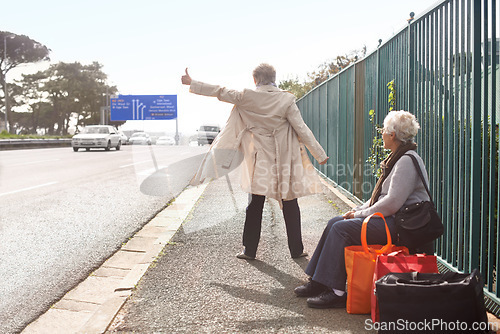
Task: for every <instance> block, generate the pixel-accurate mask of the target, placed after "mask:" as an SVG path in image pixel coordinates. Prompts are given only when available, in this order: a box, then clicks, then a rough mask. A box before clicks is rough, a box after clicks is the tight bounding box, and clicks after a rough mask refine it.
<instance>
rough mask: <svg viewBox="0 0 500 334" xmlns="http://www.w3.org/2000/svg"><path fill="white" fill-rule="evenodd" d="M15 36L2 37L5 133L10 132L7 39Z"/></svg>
mask: <svg viewBox="0 0 500 334" xmlns="http://www.w3.org/2000/svg"><path fill="white" fill-rule="evenodd" d="M14 37H15V35H5V36H4V37H3V61H4V62H5V74H4V76H3V88H4V97H5V129H6V130H7V132H10V129H9V121H8V116H7V114H8V112H9V95H8V93H7V38H14Z"/></svg>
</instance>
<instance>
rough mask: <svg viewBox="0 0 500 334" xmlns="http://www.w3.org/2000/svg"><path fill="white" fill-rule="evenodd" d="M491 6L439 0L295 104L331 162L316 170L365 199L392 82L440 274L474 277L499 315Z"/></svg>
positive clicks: (491, 1) (498, 167)
mask: <svg viewBox="0 0 500 334" xmlns="http://www.w3.org/2000/svg"><path fill="white" fill-rule="evenodd" d="M498 7H499V6H498V4H497V0H443V1H440V2H438V3H437V4H436V5H435V6H434V8H432V9H429V10H428V11H427V12H425V13H423V14H421V15H419V16H418V17H415V18H414V19H413V20H411V21H410V23H409V24H408V25H407V26H406V27H404V28H403V29H401V31H399V33H397V34H396V35H395V36H394V37H392V38H391V39H390V40H388V41H387V42H385V43H384V44H382V45H380V46H379V47H378V48H377V50H376V51H374V52H373V53H371V54H369V55H368V56H366V57H365V58H364V59H362V60H360V61H358V62H357V63H355V64H353V65H351V66H350V67H348V68H346V69H344V70H343V71H342V72H340V73H339V74H337V75H335V76H334V77H332V78H330V79H329V80H327V81H326V82H324V83H322V84H321V85H319V86H317V87H316V88H315V89H313V90H312V91H310V92H309V93H308V94H307V95H305V96H304V97H303V98H301V99H300V100H299V101H298V102H297V104H298V106H299V108H300V109H301V111H302V114H303V118H304V120H305V121H306V123H307V124H308V125H309V126H310V128H311V130H312V131H313V132H314V134H315V135H316V137H317V138H318V139H319V141H320V142H321V144H322V145H323V146H324V147H325V148H326V151H327V154H328V155H329V156H330V160H329V163H328V165H325V166H320V165H318V164H317V163H316V162H315V164H316V168H318V170H319V171H321V172H322V173H323V174H325V175H326V176H327V177H328V178H329V179H331V180H332V181H333V182H335V183H336V184H337V185H338V186H339V187H341V188H343V189H344V190H345V191H346V192H348V193H350V194H352V195H353V196H355V197H356V198H358V199H360V200H367V199H368V198H369V197H370V195H371V192H372V189H373V187H374V185H375V182H376V179H375V177H374V176H373V175H372V174H371V172H370V168H369V165H368V163H367V159H368V157H369V155H370V146H371V145H372V140H373V138H374V137H375V136H376V135H377V134H376V131H375V128H374V126H373V124H372V123H370V121H369V119H370V116H369V112H370V110H372V109H373V110H374V112H375V120H376V122H377V123H382V121H383V119H384V117H385V115H386V114H387V113H388V111H389V105H388V95H389V90H388V89H387V83H388V82H389V81H392V80H394V83H395V89H396V101H395V109H396V110H399V109H404V110H408V111H410V112H412V113H414V114H415V115H416V117H417V119H418V120H419V123H420V126H421V131H420V132H419V134H418V136H417V143H418V145H419V147H418V152H419V154H420V155H421V156H422V158H423V159H424V162H425V164H426V167H427V170H428V173H429V176H430V183H431V191H432V193H433V197H434V200H435V204H436V207H437V208H438V211H439V213H440V214H441V217H442V220H443V223H444V224H445V233H444V235H443V236H442V237H441V238H440V239H439V240H438V241H437V242H436V253H437V255H438V257H439V261H440V266H441V267H442V268H443V269H445V270H455V271H463V272H469V271H471V270H472V269H474V268H479V270H480V271H481V274H482V276H483V278H484V281H485V294H486V296H487V306H488V308H489V310H490V311H491V312H493V313H495V314H497V315H498V314H500V298H499V296H500V281H499V280H498V279H497V276H496V275H497V268H498V267H499V265H500V252H499V251H498V250H499V249H498V247H499V238H500V234H499V227H500V217H499V215H498V211H499V208H500V193H499V177H498V176H499V171H500V164H499V162H498V156H499V143H498V138H499V122H500V115H499V114H498V111H499V110H500V108H499V102H500V101H499V100H500V98H498V96H499V89H500V84H499V82H498V81H499V80H500V76H499V75H498V73H499V55H500V47H499V40H500V38H499V37H500V32H499V29H500V28H499V25H498V24H497V17H498V14H499V8H498Z"/></svg>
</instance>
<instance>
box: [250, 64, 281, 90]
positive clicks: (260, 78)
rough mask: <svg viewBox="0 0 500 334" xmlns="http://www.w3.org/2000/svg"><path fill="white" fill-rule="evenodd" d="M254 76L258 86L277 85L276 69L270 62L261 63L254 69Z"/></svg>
mask: <svg viewBox="0 0 500 334" xmlns="http://www.w3.org/2000/svg"><path fill="white" fill-rule="evenodd" d="M253 78H254V79H255V84H256V85H257V86H260V85H275V84H276V83H275V82H276V70H275V69H274V67H272V66H271V65H269V64H260V65H259V66H257V67H256V68H255V70H253Z"/></svg>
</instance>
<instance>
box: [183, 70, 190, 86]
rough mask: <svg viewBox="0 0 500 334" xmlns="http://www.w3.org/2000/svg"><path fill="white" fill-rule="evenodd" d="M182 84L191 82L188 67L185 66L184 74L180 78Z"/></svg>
mask: <svg viewBox="0 0 500 334" xmlns="http://www.w3.org/2000/svg"><path fill="white" fill-rule="evenodd" d="M181 81H182V84H183V85H190V84H191V81H192V80H191V77H190V76H189V73H188V69H187V67H186V74H185V75H183V76H182V78H181Z"/></svg>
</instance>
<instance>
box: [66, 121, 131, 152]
mask: <svg viewBox="0 0 500 334" xmlns="http://www.w3.org/2000/svg"><path fill="white" fill-rule="evenodd" d="M71 146H72V147H73V151H75V152H77V151H78V149H80V148H85V149H86V150H87V151H90V149H91V148H104V149H105V150H106V151H109V150H110V149H111V147H114V148H116V150H117V151H118V150H119V149H120V147H121V146H122V140H121V137H120V134H119V133H118V130H116V128H115V127H114V126H111V125H87V126H86V127H84V128H83V129H82V131H80V133H79V134H77V135H74V136H73V138H72V140H71Z"/></svg>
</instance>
